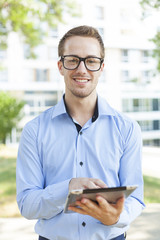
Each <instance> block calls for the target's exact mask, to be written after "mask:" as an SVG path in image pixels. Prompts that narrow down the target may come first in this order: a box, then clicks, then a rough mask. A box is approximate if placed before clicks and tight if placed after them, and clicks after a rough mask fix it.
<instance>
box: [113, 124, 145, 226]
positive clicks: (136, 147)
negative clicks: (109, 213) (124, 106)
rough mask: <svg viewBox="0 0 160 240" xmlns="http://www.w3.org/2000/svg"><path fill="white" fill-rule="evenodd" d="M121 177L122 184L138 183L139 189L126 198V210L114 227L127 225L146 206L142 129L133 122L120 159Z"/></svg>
mask: <svg viewBox="0 0 160 240" xmlns="http://www.w3.org/2000/svg"><path fill="white" fill-rule="evenodd" d="M119 179H120V185H121V186H130V185H137V186H138V187H137V189H136V190H135V191H134V192H133V193H132V194H131V195H130V196H129V197H128V198H127V199H126V200H125V204H124V210H123V212H122V213H121V215H120V218H119V221H118V222H117V223H116V224H114V225H113V226H114V227H120V228H121V227H125V226H127V225H129V224H130V223H131V222H132V221H134V220H135V219H136V217H138V216H139V215H140V214H141V212H142V210H143V209H144V207H145V204H144V203H143V174H142V138H141V130H140V127H139V125H138V124H137V123H136V122H133V123H132V125H131V127H130V129H129V131H128V133H127V134H126V137H125V139H124V150H123V154H122V157H121V159H120V169H119Z"/></svg>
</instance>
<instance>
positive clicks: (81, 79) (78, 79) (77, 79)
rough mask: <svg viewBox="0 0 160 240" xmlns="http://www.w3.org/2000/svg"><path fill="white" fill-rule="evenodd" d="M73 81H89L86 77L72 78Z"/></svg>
mask: <svg viewBox="0 0 160 240" xmlns="http://www.w3.org/2000/svg"><path fill="white" fill-rule="evenodd" d="M73 80H74V81H76V82H77V83H87V82H89V79H88V78H73Z"/></svg>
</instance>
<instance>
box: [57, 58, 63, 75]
mask: <svg viewBox="0 0 160 240" xmlns="http://www.w3.org/2000/svg"><path fill="white" fill-rule="evenodd" d="M57 65H58V69H59V72H60V74H61V75H62V76H64V73H63V70H64V69H63V64H62V61H60V60H59V61H58V62H57Z"/></svg>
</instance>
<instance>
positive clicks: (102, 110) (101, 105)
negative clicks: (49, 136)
mask: <svg viewBox="0 0 160 240" xmlns="http://www.w3.org/2000/svg"><path fill="white" fill-rule="evenodd" d="M63 114H68V113H67V109H66V106H65V102H64V95H63V97H62V99H61V100H60V101H59V102H58V103H57V104H56V105H55V106H54V107H53V112H52V119H53V118H55V117H57V116H59V115H63ZM100 115H112V116H115V111H114V109H113V108H112V107H111V106H110V105H109V104H108V103H107V101H106V100H105V99H103V98H102V97H100V96H99V95H98V97H97V103H96V107H95V111H94V114H93V117H92V122H94V121H95V120H96V119H97V118H98V116H100Z"/></svg>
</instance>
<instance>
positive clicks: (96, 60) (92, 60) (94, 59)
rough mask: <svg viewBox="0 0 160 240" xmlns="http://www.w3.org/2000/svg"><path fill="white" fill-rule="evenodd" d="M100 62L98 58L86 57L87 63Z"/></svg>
mask: <svg viewBox="0 0 160 240" xmlns="http://www.w3.org/2000/svg"><path fill="white" fill-rule="evenodd" d="M97 63H100V61H99V59H98V58H88V59H87V64H97Z"/></svg>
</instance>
